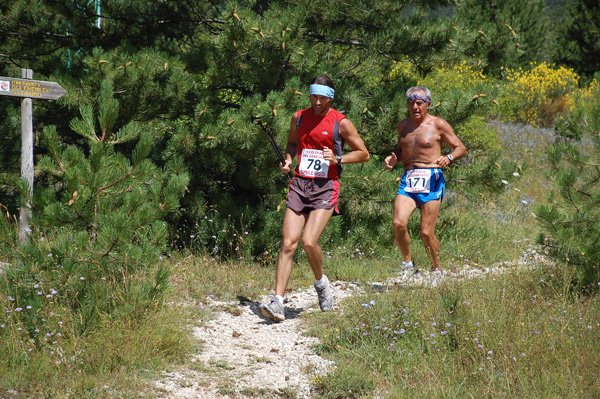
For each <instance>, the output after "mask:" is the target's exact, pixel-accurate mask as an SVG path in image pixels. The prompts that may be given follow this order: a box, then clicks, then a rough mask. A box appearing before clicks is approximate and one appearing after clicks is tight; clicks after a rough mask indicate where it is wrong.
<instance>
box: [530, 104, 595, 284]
mask: <svg viewBox="0 0 600 399" xmlns="http://www.w3.org/2000/svg"><path fill="white" fill-rule="evenodd" d="M597 94H598V93H596V101H595V102H592V105H591V107H590V109H589V110H587V112H586V110H583V109H581V106H580V105H578V109H577V110H576V111H575V112H574V113H572V114H570V115H568V116H565V117H563V118H562V119H559V120H558V121H557V123H556V127H555V133H556V135H557V140H556V143H555V144H554V145H553V146H552V147H551V148H550V150H549V152H548V155H549V160H550V165H551V168H550V170H549V173H548V178H549V179H550V181H552V183H553V185H554V189H553V190H551V191H550V193H549V196H548V200H549V205H547V206H540V207H538V208H537V209H536V214H537V217H538V220H539V221H540V223H541V225H542V226H543V228H544V231H545V233H544V234H542V235H541V236H540V240H539V241H540V243H541V244H543V245H544V246H545V248H546V249H547V250H548V252H549V254H550V255H551V256H552V257H554V258H555V259H556V260H558V261H560V262H565V263H568V264H569V265H571V266H572V267H573V268H574V269H575V270H576V272H577V274H576V278H577V280H578V282H579V283H581V284H583V285H593V286H596V287H597V285H596V284H597V283H598V281H600V105H599V104H600V102H599V100H600V98H598V96H597Z"/></svg>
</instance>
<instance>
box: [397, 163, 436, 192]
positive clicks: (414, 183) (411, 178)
mask: <svg viewBox="0 0 600 399" xmlns="http://www.w3.org/2000/svg"><path fill="white" fill-rule="evenodd" d="M430 181H431V170H429V169H411V170H407V171H406V187H405V188H404V191H406V192H407V193H428V192H429V187H430Z"/></svg>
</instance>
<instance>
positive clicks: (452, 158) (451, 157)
mask: <svg viewBox="0 0 600 399" xmlns="http://www.w3.org/2000/svg"><path fill="white" fill-rule="evenodd" d="M446 156H447V157H448V159H449V160H450V163H452V161H454V157H453V156H452V154H448V155H446Z"/></svg>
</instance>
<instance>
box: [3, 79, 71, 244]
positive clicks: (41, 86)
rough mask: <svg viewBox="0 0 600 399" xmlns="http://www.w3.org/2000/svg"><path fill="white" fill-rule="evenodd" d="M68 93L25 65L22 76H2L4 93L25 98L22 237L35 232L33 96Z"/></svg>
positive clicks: (47, 97) (46, 97) (51, 97)
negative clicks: (32, 221)
mask: <svg viewBox="0 0 600 399" xmlns="http://www.w3.org/2000/svg"><path fill="white" fill-rule="evenodd" d="M65 94H67V91H66V90H65V89H63V88H62V87H61V86H60V85H59V84H58V83H56V82H45V81H42V80H33V71H32V70H31V69H22V70H21V78H20V79H19V78H7V77H2V76H0V96H11V97H22V98H23V99H22V100H21V177H22V178H23V179H25V180H26V181H27V201H26V203H25V205H23V206H21V209H20V214H19V240H20V241H21V242H25V241H26V240H27V238H28V237H29V234H30V233H31V228H30V227H29V220H30V219H31V199H32V198H33V106H32V101H31V100H32V99H33V98H35V99H38V100H56V99H58V98H60V97H62V96H64V95H65Z"/></svg>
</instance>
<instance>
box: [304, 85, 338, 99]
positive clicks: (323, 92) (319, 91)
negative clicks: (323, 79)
mask: <svg viewBox="0 0 600 399" xmlns="http://www.w3.org/2000/svg"><path fill="white" fill-rule="evenodd" d="M333 93H335V90H333V89H332V88H331V87H329V86H325V85H319V84H312V85H310V94H314V95H316V96H325V97H329V98H333Z"/></svg>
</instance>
